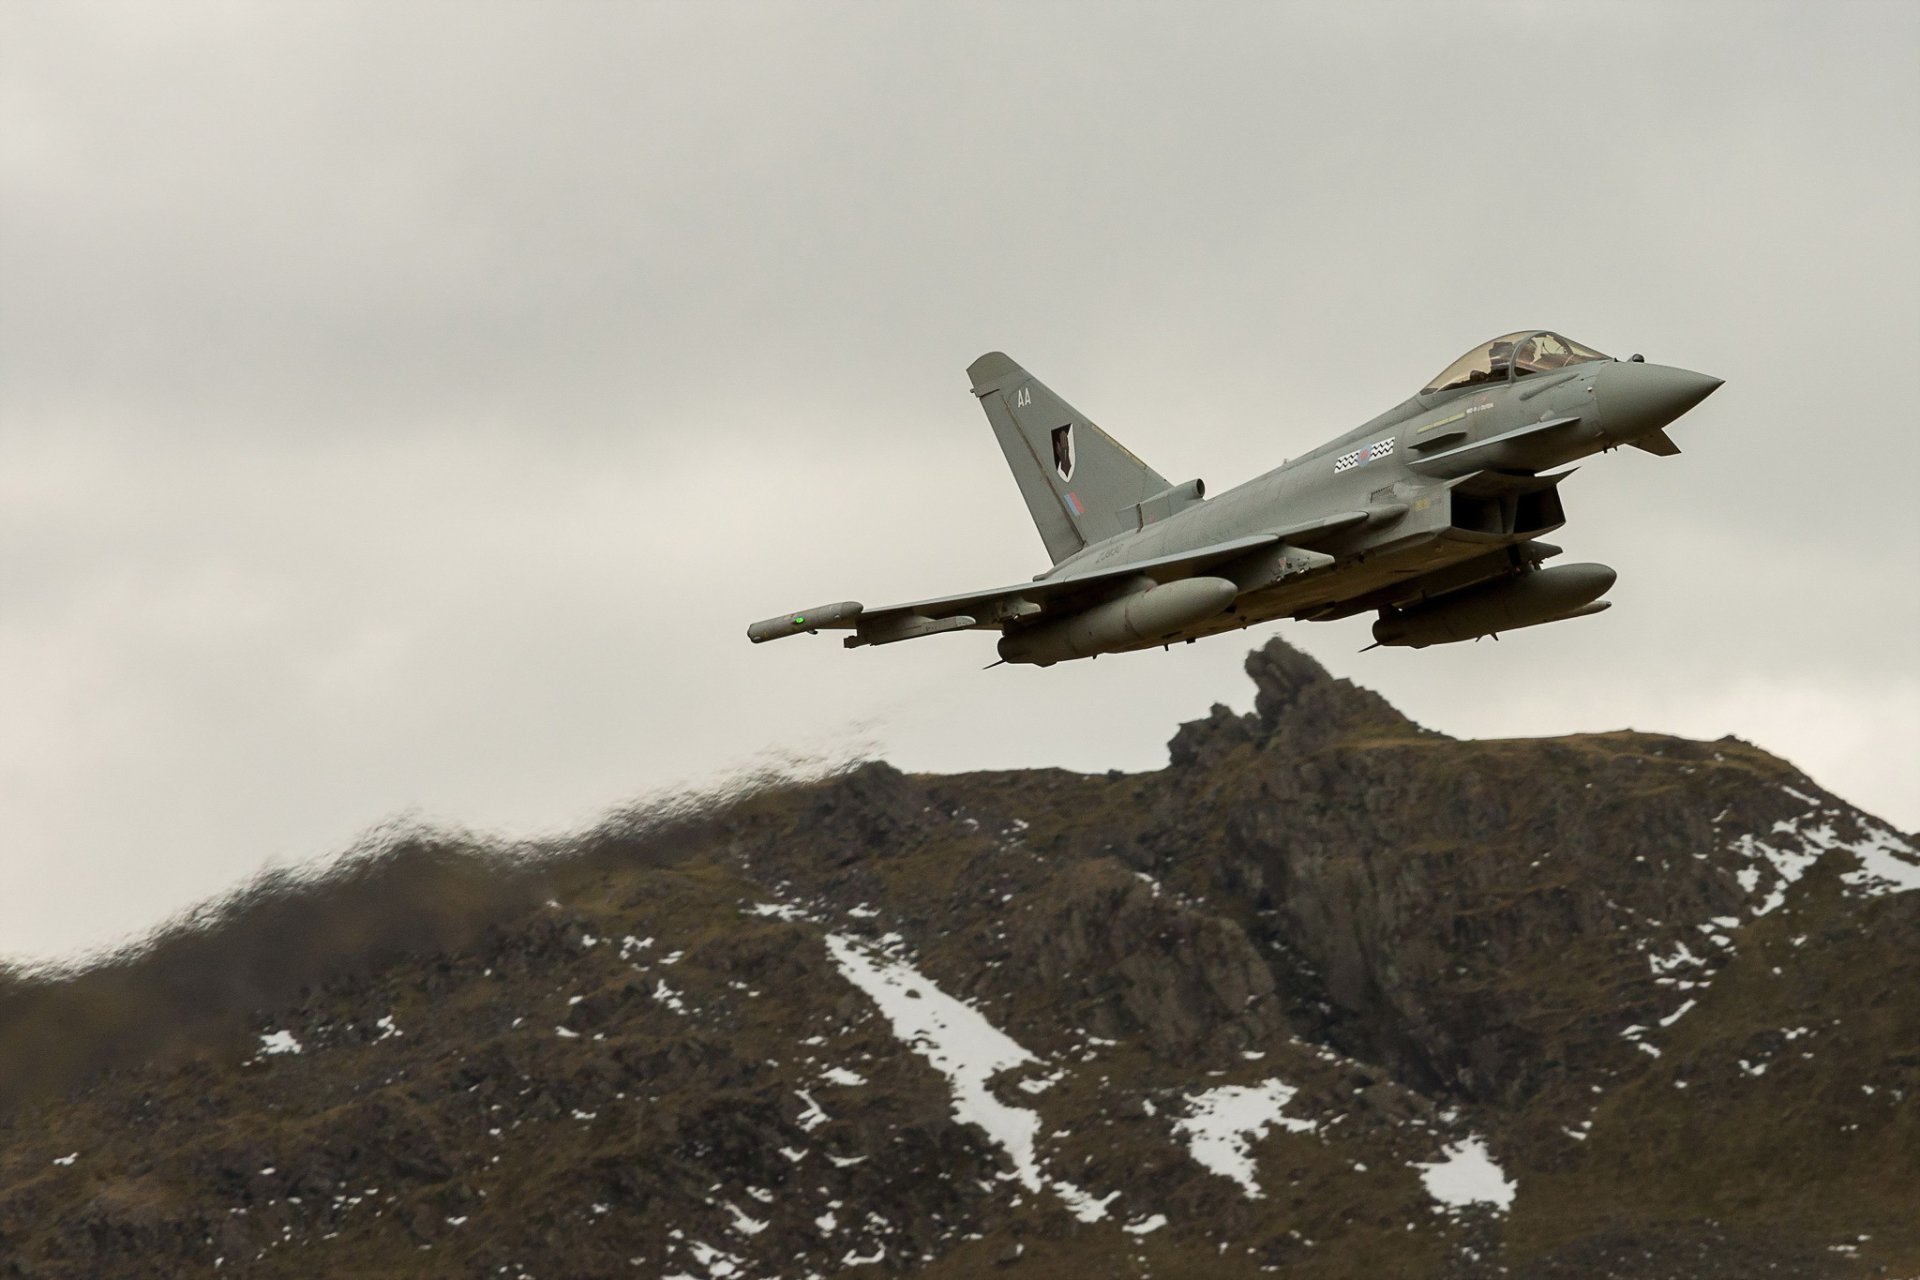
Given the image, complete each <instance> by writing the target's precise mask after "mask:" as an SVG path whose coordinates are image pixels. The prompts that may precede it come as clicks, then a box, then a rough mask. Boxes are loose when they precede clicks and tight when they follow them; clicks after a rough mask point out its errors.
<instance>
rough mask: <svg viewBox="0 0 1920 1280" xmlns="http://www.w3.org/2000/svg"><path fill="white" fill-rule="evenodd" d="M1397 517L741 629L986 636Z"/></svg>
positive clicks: (1339, 522)
mask: <svg viewBox="0 0 1920 1280" xmlns="http://www.w3.org/2000/svg"><path fill="white" fill-rule="evenodd" d="M1403 509H1404V508H1397V507H1396V508H1381V509H1375V510H1366V511H1342V512H1337V513H1335V514H1333V515H1329V516H1321V517H1317V518H1315V519H1313V520H1306V521H1302V522H1300V523H1298V524H1293V525H1289V526H1287V527H1285V528H1282V529H1276V530H1274V531H1272V532H1270V533H1260V534H1253V535H1251V536H1248V537H1244V538H1232V539H1229V540H1227V541H1225V542H1215V543H1210V544H1208V545H1207V546H1204V547H1200V548H1197V549H1195V550H1192V551H1180V552H1175V553H1173V554H1170V555H1164V556H1155V557H1153V558H1151V559H1147V560H1128V561H1124V562H1122V563H1120V564H1113V565H1101V566H1099V567H1098V568H1089V569H1085V570H1081V571H1079V572H1075V571H1073V570H1069V571H1068V572H1066V573H1064V574H1062V575H1060V576H1059V577H1057V578H1036V579H1034V580H1033V581H1031V582H1021V583H1016V584H1014V585H1013V586H1007V587H993V588H991V589H989V590H986V591H970V592H966V593H964V594H961V595H951V596H935V597H933V598H932V599H930V600H915V601H912V602H911V603H908V604H893V605H886V606H883V607H881V608H878V609H869V608H866V607H865V606H864V605H862V604H860V603H859V602H858V601H854V600H844V601H841V602H840V603H838V604H830V605H823V606H821V607H820V608H818V609H805V610H802V611H800V612H798V613H790V614H782V615H781V616H780V617H777V618H768V619H766V620H765V621H764V622H756V623H754V624H753V625H752V626H750V627H748V628H747V639H749V640H751V641H753V642H754V643H755V644H761V643H764V642H765V641H768V640H779V639H782V638H784V637H786V636H792V635H799V634H800V633H801V632H803V631H805V632H809V633H812V632H817V631H852V632H854V634H853V635H851V636H848V637H847V638H846V640H845V641H844V643H845V644H846V646H847V647H848V648H850V649H855V648H859V647H861V646H863V645H870V644H893V643H895V642H897V641H901V640H917V639H919V638H920V637H922V636H933V635H939V634H941V633H942V632H947V631H965V630H968V629H992V628H996V627H999V626H1001V625H1002V624H1003V623H1006V622H1009V621H1011V620H1013V619H1015V618H1026V617H1032V616H1034V615H1035V614H1041V613H1070V612H1072V611H1073V610H1074V609H1075V608H1076V607H1078V606H1079V605H1080V604H1081V603H1082V602H1084V601H1085V599H1086V597H1087V596H1089V595H1097V594H1098V591H1099V589H1100V588H1101V587H1103V586H1108V585H1111V584H1112V583H1113V582H1114V580H1116V579H1120V578H1131V577H1140V576H1145V577H1150V578H1153V579H1156V580H1158V581H1163V582H1171V581H1173V580H1174V579H1176V578H1182V577H1188V576H1191V575H1192V574H1194V573H1196V572H1198V571H1199V570H1202V569H1205V568H1209V567H1211V566H1213V565H1218V564H1225V563H1226V562H1228V561H1230V560H1238V559H1240V558H1241V557H1243V556H1246V555H1250V554H1252V553H1253V552H1256V551H1259V550H1261V549H1263V548H1267V547H1274V546H1278V545H1279V544H1280V543H1282V542H1292V543H1296V544H1304V543H1308V542H1312V541H1314V540H1315V539H1316V538H1319V537H1323V536H1326V535H1328V534H1332V533H1337V532H1340V531H1341V530H1344V529H1350V528H1353V527H1354V526H1356V525H1360V524H1364V523H1366V522H1367V521H1368V520H1374V519H1378V518H1380V517H1381V516H1382V515H1386V514H1391V513H1392V512H1393V511H1396V510H1403Z"/></svg>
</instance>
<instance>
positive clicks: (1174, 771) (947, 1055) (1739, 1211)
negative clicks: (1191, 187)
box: [0, 641, 1920, 1280]
mask: <svg viewBox="0 0 1920 1280" xmlns="http://www.w3.org/2000/svg"><path fill="white" fill-rule="evenodd" d="M1248 671H1249V674H1250V675H1251V676H1252V677H1253V680H1254V682H1255V684H1256V686H1257V689H1258V696H1257V699H1256V702H1255V706H1254V710H1253V712H1252V713H1251V714H1249V715H1245V716H1236V715H1234V714H1232V713H1231V712H1229V711H1228V710H1226V709H1225V708H1221V707H1216V708H1214V710H1213V712H1212V714H1211V715H1210V716H1209V717H1208V718H1206V719H1204V720H1200V721H1196V722H1194V723H1191V724H1188V725H1185V726H1182V727H1181V729H1180V730H1179V732H1178V734H1177V735H1176V736H1175V738H1174V739H1173V742H1172V744H1171V750H1170V763H1169V765H1168V767H1167V768H1166V769H1164V770H1162V771H1160V772H1157V773H1152V774H1140V775H1122V774H1108V775H1105V776H1092V777H1089V776H1082V775H1076V774H1069V773H1064V772H1059V771H1049V770H1041V771H1029V772H1008V773H983V774H973V775H965V776H954V777H934V776H925V777H920V776H907V775H903V774H901V773H899V772H897V771H896V770H894V769H892V768H890V767H888V766H886V765H884V764H877V763H876V764H868V765H864V766H862V767H859V768H857V769H854V770H852V771H850V772H847V773H845V774H842V775H839V776H836V777H833V778H830V779H826V780H823V781H818V782H813V783H805V784H799V783H794V784H785V785H779V786H772V787H767V788H764V789H762V790H759V791H757V792H755V793H753V794H751V795H747V796H744V797H741V798H736V799H732V800H728V801H725V802H716V803H713V804H710V805H707V806H705V807H703V808H699V809H697V810H692V811H689V812H686V813H682V814H678V815H670V816H661V815H639V814H636V815H626V816H623V817H622V818H620V819H617V820H615V821H612V822H609V823H608V824H606V825H605V826H604V827H603V828H601V829H600V830H598V831H595V832H593V833H590V834H589V835H587V836H585V837H582V838H581V839H580V840H578V841H575V842H572V843H570V844H569V845H567V846H566V847H563V848H554V849H544V850H534V851H518V852H519V853H520V854H522V855H523V856H521V857H518V858H502V857H501V856H500V855H499V853H498V852H497V851H472V850H469V849H467V848H465V847H464V846H463V845H462V844H461V842H459V841H455V840H431V839H423V838H421V837H418V836H414V837H410V838H408V839H406V840H403V841H399V842H398V843H397V844H396V845H395V847H394V848H392V849H389V850H387V851H385V853H384V854H383V855H382V856H379V857H374V858H369V859H363V860H360V861H359V862H356V863H354V864H352V865H351V866H350V867H349V869H348V870H347V871H344V872H342V873H340V874H339V875H336V876H335V877H334V878H332V879H330V880H328V881H324V882H320V883H304V884H303V883H294V882H290V881H284V880H283V881H280V882H275V883H273V884H270V885H269V886H267V887H268V889H270V890H271V892H268V893H266V894H264V895H254V896H253V897H250V898H247V899H245V900H243V901H240V902H237V903H235V904H229V905H228V906H227V907H226V908H224V909H222V910H218V911H213V912H211V913H209V914H208V916H207V918H205V919H202V920H199V921H195V922H192V927H190V928H184V927H183V928H182V929H180V930H178V931H176V932H175V933H174V934H171V935H169V936H167V937H164V938H161V939H159V940H157V941H156V942H155V943H154V944H153V945H151V946H149V947H148V948H145V949H144V950H142V951H141V952H139V953H137V954H132V955H129V956H126V957H122V958H120V959H119V960H118V961H116V962H114V963H112V964H108V965H105V966H101V967H99V968H96V969H94V970H90V971H88V972H86V973H81V974H71V975H61V976H56V977H27V976H21V975H14V976H13V977H12V978H10V979H7V980H6V981H5V982H0V1276H23V1277H24V1276H33V1277H48V1276H90V1277H91V1276H129V1277H133V1276H176V1275H186V1274H196V1275H210V1274H234V1275H247V1276H300V1277H307V1276H316V1275H325V1276H367V1277H373V1276H382V1277H385V1276H420V1277H428V1276H483V1275H485V1276H495V1275H501V1276H530V1277H571V1276H601V1275H607V1276H613V1275H643V1276H659V1277H695V1278H699V1280H707V1278H723V1277H740V1278H742V1280H744V1278H747V1277H771V1276H786V1277H804V1276H829V1275H841V1274H874V1275H885V1274H918V1275H927V1276H933V1277H961V1276H975V1275H998V1274H1002V1273H1004V1274H1008V1275H1022V1276H1036V1277H1110V1276H1163V1277H1184V1276H1191V1277H1200V1276H1207V1277H1215V1276H1222V1277H1232V1276H1243V1275H1244V1276H1253V1275H1259V1274H1266V1273H1273V1272H1279V1273H1282V1274H1285V1275H1288V1276H1291V1277H1298V1278H1301V1280H1310V1278H1317V1277H1326V1278H1332V1277H1361V1276H1365V1277H1381V1276H1391V1277H1435V1278H1440V1277H1445V1278H1448V1280H1467V1278H1477V1277H1494V1276H1510V1277H1520V1278H1524V1280H1546V1278H1548V1277H1634V1278H1645V1280H1654V1278H1656V1277H1735V1276H1739V1277H1747V1276H1759V1275H1779V1276H1795V1277H1826V1276H1833V1277H1847V1276H1881V1275H1891V1276H1916V1275H1920V1122H1917V1121H1916V1114H1917V1113H1916V1103H1915V1100H1914V1095H1915V1093H1916V1091H1920V994H1916V993H1917V992H1920V958H1916V957H1920V892H1911V891H1912V890H1915V889H1920V849H1917V848H1916V842H1915V841H1914V840H1913V839H1911V838H1909V837H1905V836H1902V835H1900V834H1898V833H1896V832H1894V831H1892V830H1890V829H1889V828H1887V827H1886V826H1885V825H1884V824H1882V823H1880V822H1878V821H1876V820H1875V819H1873V818H1871V817H1869V816H1868V815H1865V814H1863V813H1861V812H1859V811H1858V810H1856V809H1854V808H1852V807H1851V806H1849V805H1847V804H1846V803H1844V802H1843V801H1840V800H1838V799H1836V798H1835V797H1833V796H1831V795H1829V794H1827V793H1826V792H1824V791H1822V790H1821V789H1820V788H1819V787H1818V786H1816V785H1815V784H1814V783H1812V782H1811V781H1810V780H1808V779H1807V778H1806V777H1804V776H1803V775H1801V774H1800V773H1799V772H1797V771H1796V770H1795V769H1794V768H1793V767H1792V766H1790V765H1788V764H1786V763H1784V762H1782V761H1781V760H1779V759H1776V758H1775V757H1773V756H1770V755H1768V754H1767V753H1765V752H1763V751H1761V750H1759V749H1757V748H1755V747H1753V746H1750V745H1748V744H1746V743H1742V742H1738V741H1735V740H1732V739H1725V740H1722V741H1719V742H1711V743H1702V742H1690V741H1685V740H1681V739H1676V738H1669V737H1661V736H1657V735H1651V734H1639V733H1631V732H1622V733H1610V734H1597V735H1587V736H1580V737H1572V738H1561V739H1552V740H1519V741H1498V742H1463V741H1457V740H1454V739H1452V738H1449V737H1446V736H1444V735H1442V734H1438V733H1434V732H1431V731H1428V730H1425V729H1422V728H1420V727H1418V726H1416V725H1414V724H1412V723H1411V722H1409V721H1408V720H1406V719H1405V718H1404V717H1402V716H1401V715H1400V714H1398V713H1397V712H1396V711H1395V710H1394V709H1393V708H1392V707H1390V706H1388V705H1387V704H1386V703H1385V702H1384V701H1382V700H1381V699H1380V698H1378V697H1377V696H1375V695H1374V694H1372V693H1369V692H1367V691H1365V690H1362V689H1357V688H1355V687H1353V686H1352V685H1350V684H1349V683H1348V682H1346V681H1344V680H1335V679H1332V678H1330V677H1329V676H1328V675H1327V674H1326V672H1324V671H1323V670H1321V669H1320V668H1319V666H1318V665H1317V664H1315V663H1314V662H1313V661H1312V660H1311V659H1309V658H1307V657H1305V656H1304V655H1302V654H1300V653H1298V652H1297V651H1295V650H1293V649H1291V648H1289V647H1287V646H1286V645H1285V644H1283V643H1281V642H1279V641H1275V642H1273V643H1271V644H1269V645H1268V646H1267V647H1266V648H1265V649H1263V650H1261V651H1259V652H1257V653H1255V654H1254V655H1252V657H1251V658H1250V659H1249V661H1248ZM532 855H538V856H532Z"/></svg>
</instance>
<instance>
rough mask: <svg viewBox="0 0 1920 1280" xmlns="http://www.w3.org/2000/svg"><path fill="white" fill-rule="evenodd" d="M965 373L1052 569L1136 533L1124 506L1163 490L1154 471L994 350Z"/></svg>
mask: <svg viewBox="0 0 1920 1280" xmlns="http://www.w3.org/2000/svg"><path fill="white" fill-rule="evenodd" d="M967 376H968V377H970V378H972V379H973V394H974V395H976V396H978V397H979V398H980V405H981V407H982V408H984V409H985V410H986V411H987V421H988V422H990V423H992V424H993V434H994V436H995V437H996V438H997V439H998V440H999V441H1000V451H1001V452H1002V453H1004V454H1005V455H1006V456H1007V466H1009V467H1011V468H1012V469H1013V478H1014V480H1015V481H1016V482H1017V483H1018V484H1019V486H1020V496H1021V497H1022V498H1025V499H1026V502H1027V510H1028V511H1029V512H1031V513H1032V515H1033V523H1034V524H1035V525H1036V526H1037V527H1038V528H1039V530H1040V538H1041V541H1043V542H1045V543H1046V544H1047V554H1048V555H1049V556H1051V557H1053V562H1054V563H1055V564H1058V563H1060V562H1061V561H1062V560H1064V559H1066V558H1067V557H1068V556H1070V555H1072V554H1073V553H1074V552H1076V551H1078V550H1080V549H1081V548H1082V547H1085V546H1088V545H1091V544H1092V543H1095V542H1100V541H1102V540H1104V539H1107V538H1111V537H1112V536H1113V535H1114V534H1116V533H1121V532H1124V531H1126V530H1129V529H1133V528H1136V527H1137V522H1136V520H1135V519H1134V517H1133V516H1131V515H1130V514H1129V508H1131V507H1133V506H1134V505H1135V504H1137V503H1139V502H1141V501H1142V500H1144V499H1146V498H1150V497H1152V496H1153V495H1155V494H1157V493H1163V492H1165V491H1166V490H1167V488H1168V487H1169V486H1168V484H1167V481H1166V478H1165V477H1163V476H1162V475H1161V474H1160V473H1159V472H1157V471H1155V470H1154V469H1153V468H1152V467H1150V466H1148V465H1147V464H1146V463H1144V462H1142V461H1140V459H1138V458H1136V457H1134V456H1133V455H1132V454H1131V453H1129V452H1128V451H1127V449H1126V446H1124V445H1122V444H1121V443H1120V442H1119V441H1118V440H1115V439H1114V438H1113V437H1112V436H1110V435H1108V434H1107V433H1106V432H1104V431H1102V430H1101V429H1100V428H1099V427H1096V426H1094V425H1093V423H1092V422H1091V421H1089V420H1088V419H1087V417H1086V415H1085V414H1082V413H1081V412H1079V411H1078V410H1077V409H1075V408H1074V407H1073V406H1072V405H1070V404H1068V403H1067V402H1066V401H1065V400H1062V399H1061V398H1060V397H1059V396H1057V395H1055V394H1053V392H1051V391H1049V390H1048V389H1047V387H1046V384H1045V383H1043V382H1041V381H1040V380H1039V379H1038V378H1035V377H1034V376H1033V375H1032V374H1030V373H1028V372H1027V371H1026V370H1025V369H1022V368H1021V367H1020V366H1019V365H1017V364H1015V363H1014V362H1013V361H1012V360H1010V359H1008V358H1007V356H1005V355H1004V354H1002V353H1001V352H998V351H989V352H988V353H987V354H986V355H983V356H981V357H980V358H979V359H978V360H975V361H974V362H973V363H972V364H970V365H968V366H967Z"/></svg>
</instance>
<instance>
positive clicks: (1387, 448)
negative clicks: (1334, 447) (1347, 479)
mask: <svg viewBox="0 0 1920 1280" xmlns="http://www.w3.org/2000/svg"><path fill="white" fill-rule="evenodd" d="M1397 439H1399V437H1398V436H1388V437H1387V438H1386V439H1385V440H1376V441H1374V442H1373V443H1372V444H1370V445H1368V446H1367V447H1366V448H1364V449H1355V450H1354V451H1353V452H1352V453H1343V454H1341V455H1340V456H1339V457H1337V458H1335V459H1334V460H1333V474H1335V475H1339V474H1340V473H1341V472H1342V471H1351V470H1353V469H1354V468H1355V467H1364V466H1366V465H1367V464H1368V463H1369V462H1378V461H1379V460H1380V459H1382V458H1384V457H1386V456H1387V455H1388V454H1390V453H1392V452H1393V442H1394V441H1395V440H1397Z"/></svg>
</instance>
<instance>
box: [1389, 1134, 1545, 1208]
mask: <svg viewBox="0 0 1920 1280" xmlns="http://www.w3.org/2000/svg"><path fill="white" fill-rule="evenodd" d="M1440 1154H1441V1157H1442V1158H1441V1159H1439V1160H1436V1161H1434V1162H1433V1163H1431V1164H1415V1165H1414V1166H1413V1167H1414V1168H1416V1169H1418V1170H1420V1181H1421V1182H1423V1183H1425V1184H1426V1188H1427V1194H1428V1195H1430V1196H1432V1197H1433V1198H1434V1199H1435V1200H1437V1201H1439V1202H1440V1205H1441V1207H1442V1208H1443V1209H1464V1208H1466V1207H1467V1206H1469V1205H1475V1204H1490V1205H1492V1206H1493V1207H1494V1208H1496V1209H1498V1210H1500V1211H1501V1212H1502V1213H1504V1212H1506V1211H1507V1210H1508V1209H1509V1208H1511V1207H1512V1205H1513V1196H1514V1192H1515V1191H1516V1190H1517V1189H1518V1186H1519V1184H1518V1183H1516V1182H1514V1181H1513V1180H1512V1179H1511V1178H1509V1177H1507V1175H1506V1173H1505V1172H1504V1171H1502V1169H1501V1168H1500V1166H1499V1165H1497V1164H1495V1163H1494V1161H1493V1157H1492V1156H1491V1155H1489V1154H1488V1153H1487V1144H1486V1143H1484V1142H1482V1141H1480V1139H1478V1138H1464V1139H1462V1140H1461V1141H1459V1142H1455V1143H1451V1144H1449V1145H1448V1146H1446V1147H1444V1148H1442V1149H1441V1153H1440Z"/></svg>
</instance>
